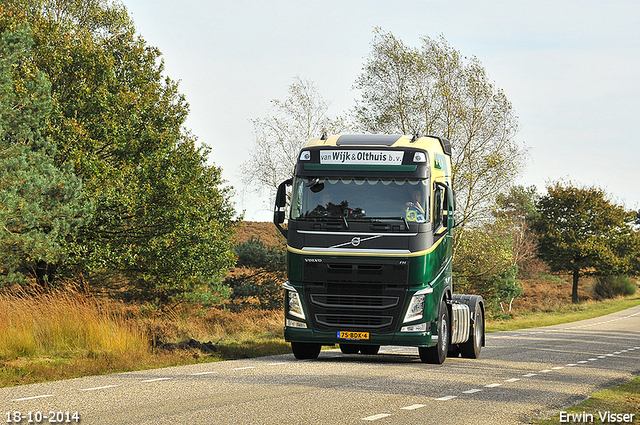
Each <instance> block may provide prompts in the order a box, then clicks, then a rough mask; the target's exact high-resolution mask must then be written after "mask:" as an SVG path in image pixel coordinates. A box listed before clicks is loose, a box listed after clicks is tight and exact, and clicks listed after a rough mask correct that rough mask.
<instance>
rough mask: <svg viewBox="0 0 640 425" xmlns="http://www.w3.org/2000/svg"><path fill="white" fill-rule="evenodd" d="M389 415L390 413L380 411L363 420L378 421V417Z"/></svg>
mask: <svg viewBox="0 0 640 425" xmlns="http://www.w3.org/2000/svg"><path fill="white" fill-rule="evenodd" d="M387 416H391V414H389V413H379V414H377V415H373V416H367V417H366V418H362V420H363V421H377V420H378V419H382V418H386V417H387Z"/></svg>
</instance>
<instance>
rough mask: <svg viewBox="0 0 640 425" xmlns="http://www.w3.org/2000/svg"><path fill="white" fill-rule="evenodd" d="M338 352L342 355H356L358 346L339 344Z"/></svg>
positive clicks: (358, 349)
mask: <svg viewBox="0 0 640 425" xmlns="http://www.w3.org/2000/svg"><path fill="white" fill-rule="evenodd" d="M340 351H342V354H358V351H360V346H359V345H356V344H340Z"/></svg>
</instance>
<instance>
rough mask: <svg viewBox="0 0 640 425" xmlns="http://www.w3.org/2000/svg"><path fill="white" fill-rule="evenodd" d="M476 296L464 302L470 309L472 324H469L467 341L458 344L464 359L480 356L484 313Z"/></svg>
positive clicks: (479, 298)
mask: <svg viewBox="0 0 640 425" xmlns="http://www.w3.org/2000/svg"><path fill="white" fill-rule="evenodd" d="M481 299H482V298H481V297H478V296H473V297H471V298H470V299H469V300H468V301H466V304H467V305H468V306H469V310H471V318H472V319H473V324H470V325H469V326H470V327H471V328H470V329H469V339H468V340H467V342H465V343H463V344H460V354H462V357H464V358H465V359H477V358H478V357H480V350H482V345H483V342H484V313H483V311H482V305H481V304H480V300H481Z"/></svg>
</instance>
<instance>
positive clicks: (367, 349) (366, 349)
mask: <svg viewBox="0 0 640 425" xmlns="http://www.w3.org/2000/svg"><path fill="white" fill-rule="evenodd" d="M379 350H380V346H379V345H361V346H360V353H361V354H369V355H374V354H378V351H379Z"/></svg>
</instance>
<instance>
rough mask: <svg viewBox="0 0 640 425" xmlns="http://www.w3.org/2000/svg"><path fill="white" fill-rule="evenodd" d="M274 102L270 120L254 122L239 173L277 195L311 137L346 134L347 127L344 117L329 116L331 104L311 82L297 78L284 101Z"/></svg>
mask: <svg viewBox="0 0 640 425" xmlns="http://www.w3.org/2000/svg"><path fill="white" fill-rule="evenodd" d="M271 102H272V104H273V108H272V110H271V112H270V113H269V115H268V116H267V117H265V118H257V119H254V120H252V123H253V128H254V136H255V142H254V146H253V148H252V149H251V157H250V158H249V159H248V160H247V161H246V162H245V163H244V164H242V166H241V167H240V172H241V173H242V181H243V183H244V184H245V185H247V186H249V187H252V188H253V189H255V190H256V191H258V192H260V191H261V190H262V189H263V188H269V190H270V191H271V192H272V194H275V190H276V189H277V188H278V184H279V183H280V182H282V181H283V180H286V179H287V178H289V177H291V175H292V173H293V169H294V167H295V164H296V160H297V155H298V152H299V151H300V148H301V147H302V146H303V145H304V144H305V143H306V142H307V141H308V140H309V139H310V138H312V137H319V136H321V135H322V133H325V132H326V133H340V132H343V131H344V130H345V129H346V125H345V123H344V120H343V119H342V118H330V117H328V116H327V110H328V108H329V106H328V104H327V103H326V102H325V101H324V100H323V98H322V96H320V94H318V91H317V89H316V87H315V85H314V84H313V83H312V82H311V81H308V80H302V79H300V78H296V79H295V81H294V82H293V84H291V85H290V86H289V94H288V96H287V98H286V99H285V100H284V101H281V100H278V99H275V100H272V101H271Z"/></svg>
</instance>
